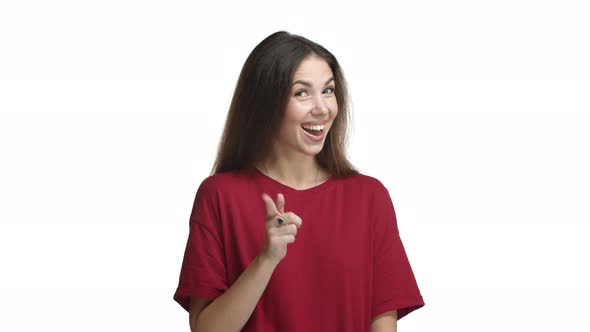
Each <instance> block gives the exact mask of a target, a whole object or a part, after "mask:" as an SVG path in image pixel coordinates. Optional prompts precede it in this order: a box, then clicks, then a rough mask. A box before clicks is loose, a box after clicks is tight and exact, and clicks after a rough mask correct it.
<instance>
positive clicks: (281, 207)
mask: <svg viewBox="0 0 590 332" xmlns="http://www.w3.org/2000/svg"><path fill="white" fill-rule="evenodd" d="M276 207H277V210H278V211H279V212H280V213H281V214H283V213H285V196H283V194H281V193H278V194H277V204H276Z"/></svg>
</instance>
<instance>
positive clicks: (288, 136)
mask: <svg viewBox="0 0 590 332" xmlns="http://www.w3.org/2000/svg"><path fill="white" fill-rule="evenodd" d="M335 84H336V83H335V81H334V79H333V73H332V70H331V69H330V66H328V64H327V63H326V62H325V61H324V60H323V59H321V58H319V57H316V56H310V57H307V58H305V59H304V60H303V61H302V62H301V64H300V65H299V67H298V68H297V70H296V71H295V74H294V76H293V81H292V82H291V87H290V92H289V97H288V103H287V109H286V110H285V116H284V118H283V121H282V124H281V128H280V131H279V137H278V143H279V144H280V145H281V146H282V148H286V149H288V150H292V151H296V152H299V153H303V154H306V155H311V156H313V155H316V154H317V153H319V152H320V151H321V150H322V148H323V146H324V141H325V139H326V136H327V134H328V131H329V130H330V128H331V127H332V123H333V122H334V119H335V118H336V115H337V114H338V104H337V102H336V95H335V86H336V85H335ZM308 122H312V123H322V124H324V125H323V129H322V131H321V133H320V132H318V131H312V133H314V134H315V135H311V134H308V133H307V132H306V131H305V130H304V129H303V127H302V125H303V124H306V123H308ZM316 129H317V127H316Z"/></svg>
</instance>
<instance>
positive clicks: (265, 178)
mask: <svg viewBox="0 0 590 332" xmlns="http://www.w3.org/2000/svg"><path fill="white" fill-rule="evenodd" d="M253 172H254V173H255V174H256V175H257V176H258V177H259V178H260V179H262V180H263V181H264V182H266V183H268V184H270V185H271V186H273V187H274V188H276V189H278V190H279V192H288V193H296V194H309V193H315V192H318V191H322V190H324V189H326V188H327V187H329V186H330V184H331V183H332V182H333V181H334V176H333V175H331V176H330V177H329V178H328V179H327V180H325V181H324V182H322V183H320V184H318V185H316V186H314V187H311V188H307V189H296V188H293V187H291V186H288V185H286V184H284V183H282V182H279V181H277V180H275V179H273V178H271V177H270V176H268V175H266V174H264V173H263V172H261V171H260V170H259V169H258V168H256V167H253Z"/></svg>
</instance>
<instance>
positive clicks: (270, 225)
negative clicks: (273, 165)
mask: <svg viewBox="0 0 590 332" xmlns="http://www.w3.org/2000/svg"><path fill="white" fill-rule="evenodd" d="M262 200H263V201H264V204H265V206H266V222H265V225H266V241H265V243H264V248H263V249H262V251H261V255H262V256H264V257H266V258H269V259H270V260H271V261H272V262H274V263H276V264H278V263H279V262H280V261H281V260H282V259H283V258H284V257H285V255H287V244H289V243H293V242H295V236H296V235H297V230H298V229H299V228H300V227H301V224H302V220H301V218H299V216H298V215H296V214H295V213H293V212H291V211H289V212H285V211H284V209H285V197H284V196H283V194H277V202H276V204H275V202H274V201H273V200H272V198H271V197H270V196H268V195H267V194H266V193H262ZM278 217H281V218H283V220H285V222H284V223H283V224H282V225H281V226H278V224H277V218H278Z"/></svg>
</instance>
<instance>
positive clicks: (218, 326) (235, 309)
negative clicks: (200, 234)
mask: <svg viewBox="0 0 590 332" xmlns="http://www.w3.org/2000/svg"><path fill="white" fill-rule="evenodd" d="M276 266H277V264H276V263H273V262H272V261H271V260H270V259H266V257H265V256H263V255H258V256H256V258H255V259H254V260H253V261H252V262H251V263H250V265H249V266H248V268H246V270H244V272H242V274H241V275H240V277H239V278H238V279H237V280H236V281H235V282H234V284H233V285H232V286H231V287H230V288H228V289H227V290H226V291H225V292H224V293H223V294H221V295H220V296H219V297H217V298H216V299H215V300H214V301H213V302H211V303H210V304H209V305H207V306H206V307H205V308H204V309H203V310H202V311H201V312H200V313H198V314H197V315H195V316H196V318H195V319H191V321H190V324H191V326H190V327H191V331H198V332H208V331H216V332H217V331H240V330H241V329H242V328H243V327H244V325H246V322H247V321H248V319H249V318H250V316H251V315H252V312H253V311H254V308H255V307H256V303H258V300H259V299H260V297H261V296H262V293H263V292H264V289H266V286H267V285H268V282H269V280H270V277H271V275H272V273H273V271H274V269H275V267H276Z"/></svg>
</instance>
